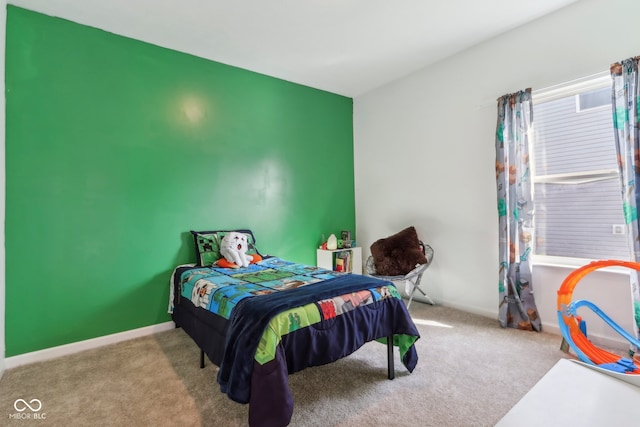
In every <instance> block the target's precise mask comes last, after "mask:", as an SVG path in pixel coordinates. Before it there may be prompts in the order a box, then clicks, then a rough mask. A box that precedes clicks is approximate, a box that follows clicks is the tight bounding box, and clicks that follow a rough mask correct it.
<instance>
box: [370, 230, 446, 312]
mask: <svg viewBox="0 0 640 427" xmlns="http://www.w3.org/2000/svg"><path fill="white" fill-rule="evenodd" d="M420 245H421V246H422V249H423V252H424V256H425V257H426V258H427V262H426V264H416V267H415V268H414V269H413V270H411V271H410V272H409V273H407V274H405V275H403V276H380V275H378V274H376V265H375V262H374V261H373V256H369V258H367V264H366V272H367V274H368V275H369V276H373V277H377V278H378V279H382V280H387V281H389V282H392V283H394V284H396V286H398V285H397V284H398V283H404V292H405V294H406V295H407V296H408V297H409V302H408V303H407V308H409V306H410V305H411V301H412V300H413V296H414V294H415V292H416V291H419V292H420V293H421V294H422V295H423V296H424V297H425V298H426V300H427V302H428V303H429V304H431V305H435V304H436V303H435V302H434V301H433V300H432V299H431V297H429V295H427V293H426V292H425V291H423V290H422V289H421V288H420V281H421V280H422V275H423V274H424V272H425V270H426V269H427V268H429V266H430V265H431V261H432V260H433V255H434V251H433V248H432V247H431V246H429V245H427V244H425V243H423V242H422V241H421V242H420Z"/></svg>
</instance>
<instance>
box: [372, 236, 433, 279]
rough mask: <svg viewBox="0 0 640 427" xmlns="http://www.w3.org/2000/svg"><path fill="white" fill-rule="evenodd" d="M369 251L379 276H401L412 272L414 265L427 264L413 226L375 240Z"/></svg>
mask: <svg viewBox="0 0 640 427" xmlns="http://www.w3.org/2000/svg"><path fill="white" fill-rule="evenodd" d="M370 249H371V256H373V262H374V264H375V267H376V274H378V275H380V276H402V275H405V274H407V273H409V272H410V271H411V270H413V269H414V268H415V267H416V264H424V263H426V262H427V258H426V257H425V256H424V253H423V252H422V247H421V246H420V240H419V239H418V233H417V232H416V229H415V227H413V226H412V227H407V228H405V229H404V230H402V231H400V232H399V233H396V234H394V235H393V236H389V237H387V238H384V239H379V240H377V241H376V242H374V243H373V244H372V245H371V247H370Z"/></svg>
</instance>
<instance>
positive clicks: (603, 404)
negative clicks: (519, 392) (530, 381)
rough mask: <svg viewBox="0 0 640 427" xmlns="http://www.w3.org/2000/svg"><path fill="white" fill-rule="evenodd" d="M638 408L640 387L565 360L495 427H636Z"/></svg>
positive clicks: (638, 421)
mask: <svg viewBox="0 0 640 427" xmlns="http://www.w3.org/2000/svg"><path fill="white" fill-rule="evenodd" d="M514 380H517V378H514ZM639 408H640V387H638V386H635V385H632V384H629V383H627V382H624V381H621V380H619V379H616V378H614V377H612V376H609V375H606V374H604V373H602V372H598V371H596V370H594V369H591V368H589V367H586V366H583V365H581V364H579V363H576V362H573V361H571V360H566V359H562V360H560V361H559V362H558V363H556V364H555V365H554V366H553V368H551V369H550V370H549V372H547V373H546V374H545V376H544V377H542V378H541V379H540V381H538V383H537V384H536V385H535V386H533V388H532V389H531V390H529V392H528V393H527V394H525V395H524V397H523V398H522V399H521V400H520V401H519V402H518V403H516V405H515V406H514V407H513V408H511V410H510V411H509V412H507V414H506V415H505V416H504V417H503V418H502V419H501V420H500V421H499V422H498V423H497V424H496V426H497V427H512V426H513V427H527V426H531V427H534V426H535V427H554V426H580V427H588V426H594V427H596V426H597V427H602V426H607V427H616V426H624V427H628V426H636V425H640V410H639Z"/></svg>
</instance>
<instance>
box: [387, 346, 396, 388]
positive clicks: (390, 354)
mask: <svg viewBox="0 0 640 427" xmlns="http://www.w3.org/2000/svg"><path fill="white" fill-rule="evenodd" d="M387 372H388V377H389V379H390V380H392V379H394V378H395V376H396V373H395V369H394V368H393V335H391V336H389V337H387Z"/></svg>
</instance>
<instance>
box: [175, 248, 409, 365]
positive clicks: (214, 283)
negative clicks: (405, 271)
mask: <svg viewBox="0 0 640 427" xmlns="http://www.w3.org/2000/svg"><path fill="white" fill-rule="evenodd" d="M344 275H345V273H337V272H334V271H330V270H325V269H322V268H319V267H315V266H309V265H306V264H298V263H295V262H291V261H286V260H283V259H281V258H277V257H272V258H267V259H264V260H263V261H261V262H259V263H257V264H251V265H249V266H248V267H246V268H239V269H233V268H216V267H213V268H211V267H202V268H195V269H191V270H187V271H185V272H183V273H182V275H181V277H180V285H181V286H180V288H181V297H183V298H187V299H190V300H191V302H192V303H193V304H194V305H195V306H197V307H202V308H205V309H207V310H209V311H211V312H213V313H216V314H218V315H219V316H222V317H224V318H226V319H229V318H230V315H231V311H232V310H233V308H234V307H235V306H236V305H237V304H238V302H240V301H241V300H242V299H244V298H248V297H253V296H258V295H265V294H270V293H273V292H279V291H283V290H287V289H291V288H298V287H301V286H305V285H309V284H311V283H317V282H320V281H324V280H329V279H333V278H336V277H339V276H344ZM389 297H395V298H399V299H401V296H400V294H399V293H398V291H397V290H396V288H395V287H394V286H393V285H388V286H379V287H374V288H370V289H368V290H363V291H358V292H353V293H349V294H346V295H340V296H337V297H333V298H328V299H325V300H322V301H317V302H316V303H311V304H306V305H304V306H301V307H295V308H291V309H288V310H286V311H283V312H282V313H280V314H278V315H276V316H275V317H273V318H272V319H271V321H270V322H269V324H268V326H267V328H266V330H265V331H264V333H263V335H262V338H261V340H260V343H259V345H258V348H257V350H256V353H255V360H256V361H257V362H258V363H260V364H264V363H267V362H269V361H270V360H273V359H274V357H275V354H276V347H277V345H278V343H279V342H280V340H281V338H282V337H283V336H284V335H286V334H288V333H290V332H293V331H295V330H297V329H300V328H304V327H308V326H310V325H312V324H315V323H318V322H320V321H321V320H326V319H331V318H333V317H336V316H339V315H341V314H343V313H345V312H348V311H350V310H353V309H355V308H356V307H359V306H363V305H366V304H371V303H372V302H374V301H378V300H380V299H383V298H389ZM406 338H407V339H408V340H409V341H411V342H410V343H409V342H407V343H405V345H401V348H407V347H409V346H410V345H411V344H413V341H414V340H415V338H414V337H406Z"/></svg>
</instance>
